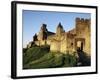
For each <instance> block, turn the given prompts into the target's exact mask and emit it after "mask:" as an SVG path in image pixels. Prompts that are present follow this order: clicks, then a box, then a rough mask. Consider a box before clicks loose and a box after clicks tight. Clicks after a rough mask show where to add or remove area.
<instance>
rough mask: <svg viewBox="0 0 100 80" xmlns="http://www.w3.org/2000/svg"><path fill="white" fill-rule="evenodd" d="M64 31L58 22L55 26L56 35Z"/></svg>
mask: <svg viewBox="0 0 100 80" xmlns="http://www.w3.org/2000/svg"><path fill="white" fill-rule="evenodd" d="M64 32H65V31H64V29H63V26H62V25H61V23H59V24H58V26H57V29H56V35H57V36H59V35H61V34H62V33H64Z"/></svg>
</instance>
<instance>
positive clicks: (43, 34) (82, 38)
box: [29, 18, 91, 56]
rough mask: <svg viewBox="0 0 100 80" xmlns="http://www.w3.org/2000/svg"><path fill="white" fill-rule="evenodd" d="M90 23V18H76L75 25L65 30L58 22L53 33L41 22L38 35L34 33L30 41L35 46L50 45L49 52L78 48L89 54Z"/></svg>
mask: <svg viewBox="0 0 100 80" xmlns="http://www.w3.org/2000/svg"><path fill="white" fill-rule="evenodd" d="M90 25H91V23H90V19H84V18H76V20H75V27H74V28H73V29H72V30H70V31H68V32H65V30H64V29H63V26H62V24H61V23H59V24H58V26H57V28H56V33H54V32H50V31H48V29H47V25H46V24H43V25H42V26H41V29H40V31H39V33H38V35H37V34H35V35H34V36H33V41H32V42H31V43H32V44H36V45H37V46H42V45H50V51H51V52H61V53H67V52H70V53H71V52H74V51H76V50H77V49H78V48H80V49H81V50H83V51H84V52H86V53H87V55H88V56H90V55H91V40H90V38H91V35H90V32H91V29H90ZM31 43H30V44H31ZM31 46H32V45H31ZM29 47H30V45H29Z"/></svg>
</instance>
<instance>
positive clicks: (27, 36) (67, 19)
mask: <svg viewBox="0 0 100 80" xmlns="http://www.w3.org/2000/svg"><path fill="white" fill-rule="evenodd" d="M76 17H79V18H85V19H90V18H91V14H89V13H73V12H72V13H71V12H51V11H50V12H49V11H33V10H23V14H22V26H23V47H25V46H26V44H27V43H28V42H29V41H32V39H33V35H34V34H35V33H38V32H39V30H40V27H41V25H42V24H43V23H44V24H47V29H48V30H49V31H52V32H55V31H56V27H57V25H58V23H59V22H61V24H62V25H63V28H64V29H65V31H68V30H70V29H72V28H74V27H75V19H76Z"/></svg>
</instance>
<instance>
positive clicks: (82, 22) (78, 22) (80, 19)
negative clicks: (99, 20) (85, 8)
mask: <svg viewBox="0 0 100 80" xmlns="http://www.w3.org/2000/svg"><path fill="white" fill-rule="evenodd" d="M76 24H90V19H84V18H78V17H77V18H76Z"/></svg>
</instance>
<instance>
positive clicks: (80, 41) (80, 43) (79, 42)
mask: <svg viewBox="0 0 100 80" xmlns="http://www.w3.org/2000/svg"><path fill="white" fill-rule="evenodd" d="M84 47H85V39H84V38H76V39H75V49H76V50H78V49H79V50H81V51H83V50H84Z"/></svg>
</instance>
